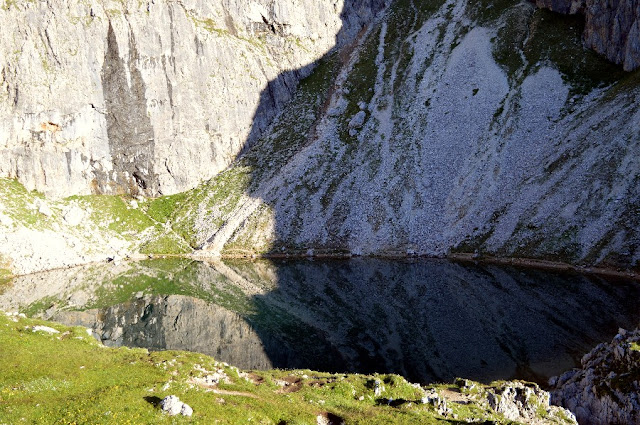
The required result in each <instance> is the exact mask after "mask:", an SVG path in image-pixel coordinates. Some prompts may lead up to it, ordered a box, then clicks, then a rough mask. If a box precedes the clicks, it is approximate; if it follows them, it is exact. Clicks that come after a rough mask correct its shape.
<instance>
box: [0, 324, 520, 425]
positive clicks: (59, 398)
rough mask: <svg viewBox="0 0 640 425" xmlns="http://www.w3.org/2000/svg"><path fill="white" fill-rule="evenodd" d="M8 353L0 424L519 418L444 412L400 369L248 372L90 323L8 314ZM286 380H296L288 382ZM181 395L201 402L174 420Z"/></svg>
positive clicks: (4, 341)
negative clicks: (173, 406)
mask: <svg viewBox="0 0 640 425" xmlns="http://www.w3.org/2000/svg"><path fill="white" fill-rule="evenodd" d="M41 324H43V325H46V326H52V327H54V328H56V329H58V330H59V331H60V333H58V334H48V333H46V332H34V331H33V326H35V325H41ZM0 353H1V356H2V362H0V423H22V422H24V423H39V424H49V423H50V424H54V423H56V424H59V423H64V424H82V423H92V424H101V423H104V424H107V423H108V424H113V423H135V424H143V423H154V424H160V423H225V424H226V423H230V424H233V423H247V422H255V423H262V424H315V423H316V420H317V419H316V418H317V416H318V415H321V414H326V413H332V414H335V415H338V416H340V417H341V418H343V419H344V420H345V423H347V424H357V423H362V424H364V423H367V424H375V423H380V424H382V423H424V424H430V423H432V424H435V423H460V422H459V421H462V422H465V419H466V418H471V417H475V418H481V419H482V420H492V421H495V422H494V423H500V424H508V423H514V422H512V421H509V420H506V419H504V418H503V417H501V416H500V415H497V414H495V413H494V412H492V411H491V410H489V409H488V408H487V407H486V406H485V407H483V406H481V405H478V404H474V403H471V404H456V403H449V406H450V407H451V408H453V409H454V413H455V414H456V415H457V416H458V419H457V420H455V421H452V420H451V419H445V418H444V417H441V416H439V415H438V414H437V413H436V412H435V410H434V408H433V407H431V406H430V405H424V404H420V403H416V402H417V401H418V400H420V398H421V397H422V396H423V394H424V392H423V390H422V389H421V388H419V387H417V386H414V385H411V384H409V383H408V382H406V381H405V380H404V379H403V378H401V377H399V376H396V375H376V376H367V375H340V374H327V373H319V372H312V371H308V370H306V371H284V370H272V371H258V372H253V373H252V374H251V375H250V376H249V375H247V374H245V373H243V372H241V371H238V370H237V369H236V368H234V367H232V366H228V365H225V364H222V363H218V362H216V361H215V360H214V359H212V358H210V357H207V356H204V355H200V354H195V353H187V352H177V351H164V352H152V353H149V352H148V351H147V350H144V349H128V348H119V349H112V348H106V347H104V346H102V345H100V344H99V343H98V342H96V341H95V340H94V339H93V338H92V337H90V336H88V335H87V332H86V330H85V329H84V328H79V327H76V328H69V327H64V326H61V325H57V324H52V323H50V322H42V321H38V320H33V319H26V318H18V317H15V316H8V315H5V314H4V313H1V314H0ZM202 369H204V370H206V371H209V372H208V374H210V373H213V372H214V371H220V370H222V371H224V373H225V374H226V375H227V376H228V382H227V383H220V384H218V385H217V386H216V387H215V391H211V389H212V388H209V389H207V388H204V387H202V386H199V385H196V384H194V383H192V382H190V381H191V380H192V379H193V378H194V377H201V376H203V375H204V374H207V372H203V371H202ZM375 379H377V380H379V381H380V382H381V383H382V385H383V386H384V388H385V390H384V392H383V394H382V395H381V396H380V397H381V398H382V399H383V400H384V401H385V402H383V403H380V401H381V399H380V398H377V397H375V396H374V391H373V388H372V385H371V384H372V382H373V380H375ZM278 381H279V382H278ZM285 381H290V382H292V384H290V385H284V386H283V384H284V382H285ZM167 384H168V385H167ZM432 388H435V389H436V390H438V391H443V390H445V389H447V388H448V389H450V390H452V389H453V388H456V387H454V386H451V385H449V386H447V385H439V386H433V387H432ZM476 388H479V387H476ZM172 394H173V395H177V396H178V397H179V398H180V399H181V400H182V401H183V402H185V403H187V404H189V405H190V406H191V407H192V408H193V409H194V415H193V417H192V418H185V417H175V418H170V417H168V416H166V415H165V414H163V413H162V412H161V411H160V410H159V409H158V408H157V407H156V406H155V404H157V401H158V400H159V399H161V398H163V397H165V396H167V395H172ZM360 396H364V398H363V400H359V398H360ZM390 398H391V399H394V400H396V401H397V400H407V401H413V402H412V403H404V404H401V405H399V406H395V407H394V406H389V405H387V403H386V400H387V399H390Z"/></svg>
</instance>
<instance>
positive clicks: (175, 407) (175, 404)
mask: <svg viewBox="0 0 640 425" xmlns="http://www.w3.org/2000/svg"><path fill="white" fill-rule="evenodd" d="M160 408H161V409H162V411H163V412H165V413H167V414H168V415H169V416H176V415H183V416H191V415H192V414H193V409H192V408H191V407H190V406H189V405H188V404H186V403H183V402H181V401H180V399H179V398H178V397H177V396H175V395H170V396H167V397H165V398H163V399H162V401H161V402H160Z"/></svg>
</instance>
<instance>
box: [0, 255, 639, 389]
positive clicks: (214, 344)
mask: <svg viewBox="0 0 640 425" xmlns="http://www.w3.org/2000/svg"><path fill="white" fill-rule="evenodd" d="M639 305H640V282H636V281H630V280H624V279H619V278H604V277H598V276H595V275H580V274H575V273H561V272H552V271H543V270H536V269H530V268H518V267H512V266H508V267H507V266H498V265H478V264H471V263H456V262H450V261H446V260H422V259H416V260H406V261H400V260H384V259H371V258H355V259H349V260H310V259H296V260H255V261H246V260H215V261H209V262H201V261H195V260H192V259H186V258H170V259H149V260H143V261H135V262H122V263H118V264H114V263H107V264H98V265H91V266H86V267H80V268H73V269H66V270H53V271H48V272H44V273H38V274H33V275H28V276H21V277H17V278H14V279H13V281H11V282H10V283H9V284H7V285H4V286H2V287H1V288H0V309H2V310H5V311H20V312H22V313H25V314H27V315H28V316H34V317H41V318H45V319H49V320H53V321H56V322H60V323H63V324H66V325H81V326H85V327H87V328H90V329H92V332H93V335H94V336H95V337H96V338H97V339H99V340H101V341H102V342H103V343H104V344H105V345H108V346H122V345H124V346H132V347H144V348H148V349H149V350H164V349H172V350H188V351H195V352H200V353H204V354H207V355H211V356H213V357H215V358H216V359H217V360H219V361H224V362H227V363H229V364H232V365H234V366H238V367H240V368H242V369H271V368H284V369H298V368H300V369H302V368H304V369H312V370H319V371H326V372H351V373H367V374H368V373H374V372H379V373H396V374H399V375H402V376H404V377H405V378H407V379H408V380H409V381H411V382H418V383H431V382H450V381H452V380H453V379H454V378H455V377H465V378H469V379H473V380H477V381H480V382H484V383H488V382H491V381H493V380H501V379H523V380H528V381H534V382H538V383H540V384H542V385H543V386H544V385H545V383H546V382H547V380H548V379H549V378H550V377H552V376H555V375H558V374H561V373H563V372H564V371H566V370H569V369H571V368H572V367H575V366H577V365H579V362H580V358H581V357H582V356H583V355H584V354H585V353H586V352H588V351H589V350H591V349H592V348H593V347H594V346H595V345H597V344H598V343H600V342H604V341H609V340H610V339H611V338H612V337H613V336H614V335H615V334H616V333H617V331H618V328H627V329H628V328H635V327H637V326H638V324H640V309H639V308H638V306H639Z"/></svg>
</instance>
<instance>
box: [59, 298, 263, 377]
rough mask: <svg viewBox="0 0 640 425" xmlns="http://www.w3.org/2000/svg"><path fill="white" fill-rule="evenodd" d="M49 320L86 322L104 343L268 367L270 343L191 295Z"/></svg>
mask: <svg viewBox="0 0 640 425" xmlns="http://www.w3.org/2000/svg"><path fill="white" fill-rule="evenodd" d="M52 319H53V320H55V321H59V322H62V323H65V324H69V325H81V326H86V327H90V328H92V329H93V331H94V333H95V335H96V336H97V337H98V338H99V339H100V340H101V341H102V342H103V343H104V344H105V345H108V346H122V345H125V346H129V347H144V348H148V349H150V350H166V349H168V350H189V351H197V352H200V353H205V354H208V355H210V356H213V357H215V358H216V359H218V360H221V361H230V362H233V364H234V365H236V366H238V367H241V368H263V369H267V368H271V367H272V363H271V360H270V359H269V357H268V356H267V354H266V352H265V345H268V343H265V342H263V341H262V340H261V339H260V338H259V337H258V335H257V334H256V333H255V332H254V331H253V330H252V329H251V327H250V326H249V325H248V324H247V322H246V321H245V320H243V319H242V317H241V316H239V315H238V314H236V313H234V312H232V311H229V310H227V309H225V308H223V307H220V306H217V305H215V304H209V303H207V302H205V301H202V300H199V299H197V298H193V297H185V296H181V295H169V296H159V295H155V296H145V297H142V298H139V299H136V300H133V301H130V302H127V303H123V304H118V305H115V306H113V307H109V308H104V309H92V310H86V311H81V312H79V311H62V312H59V313H57V314H55V315H54V316H53V317H52ZM269 351H273V349H271V350H269Z"/></svg>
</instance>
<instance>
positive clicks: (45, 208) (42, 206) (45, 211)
mask: <svg viewBox="0 0 640 425" xmlns="http://www.w3.org/2000/svg"><path fill="white" fill-rule="evenodd" d="M36 208H37V209H38V212H39V213H40V214H42V215H44V216H46V217H51V216H53V211H52V210H51V207H50V206H49V204H47V202H46V201H43V200H40V199H38V200H37V201H36Z"/></svg>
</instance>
